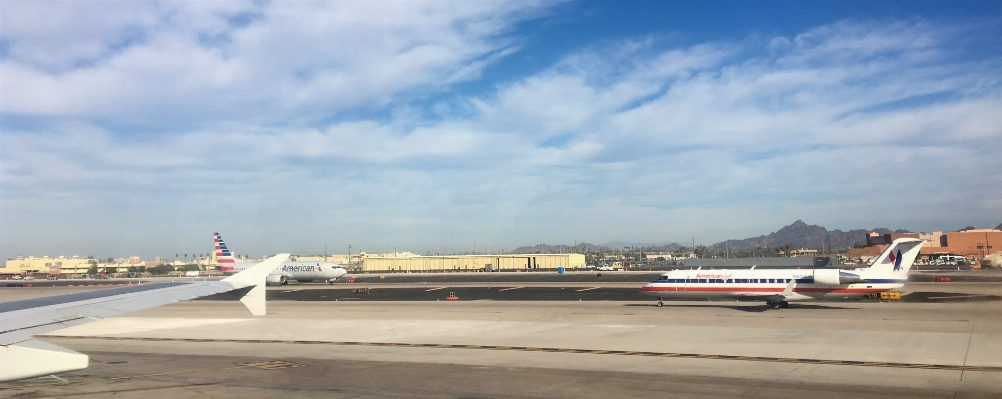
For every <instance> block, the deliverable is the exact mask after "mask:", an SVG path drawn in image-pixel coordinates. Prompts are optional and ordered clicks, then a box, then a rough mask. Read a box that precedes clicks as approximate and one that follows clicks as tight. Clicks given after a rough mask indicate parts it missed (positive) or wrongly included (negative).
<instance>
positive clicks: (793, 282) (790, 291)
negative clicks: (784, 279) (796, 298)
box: [783, 278, 797, 298]
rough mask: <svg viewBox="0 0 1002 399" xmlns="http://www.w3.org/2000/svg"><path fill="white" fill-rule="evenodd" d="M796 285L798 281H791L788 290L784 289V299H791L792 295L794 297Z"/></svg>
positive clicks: (793, 279) (787, 286)
mask: <svg viewBox="0 0 1002 399" xmlns="http://www.w3.org/2000/svg"><path fill="white" fill-rule="evenodd" d="M795 284H797V279H795V278H792V279H790V284H787V285H786V288H784V289H783V297H784V298H789V297H790V295H793V286H794V285H795Z"/></svg>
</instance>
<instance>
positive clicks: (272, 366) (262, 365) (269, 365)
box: [237, 360, 306, 370]
mask: <svg viewBox="0 0 1002 399" xmlns="http://www.w3.org/2000/svg"><path fill="white" fill-rule="evenodd" d="M237 364H239V365H241V366H247V367H254V368H258V369H262V370H278V369H287V368H292V367H304V366H306V365H305V364H299V363H292V362H287V361H285V360H266V361H263V362H254V363H237Z"/></svg>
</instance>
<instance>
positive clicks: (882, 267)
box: [867, 238, 925, 276]
mask: <svg viewBox="0 0 1002 399" xmlns="http://www.w3.org/2000/svg"><path fill="white" fill-rule="evenodd" d="M924 242H925V240H920V239H918V238H899V239H897V240H894V242H892V243H891V245H890V246H888V247H887V249H885V250H884V252H883V253H881V254H880V256H877V258H876V259H875V260H874V261H873V265H872V266H870V268H869V269H867V272H868V274H878V275H885V276H887V275H898V276H905V275H907V274H908V270H909V269H911V268H912V264H914V263H915V258H916V257H918V254H919V250H920V249H921V248H922V243H924Z"/></svg>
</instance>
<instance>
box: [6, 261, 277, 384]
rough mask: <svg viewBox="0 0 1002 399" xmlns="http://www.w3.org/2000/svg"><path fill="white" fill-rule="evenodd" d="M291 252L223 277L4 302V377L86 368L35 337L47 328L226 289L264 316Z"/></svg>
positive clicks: (84, 360)
mask: <svg viewBox="0 0 1002 399" xmlns="http://www.w3.org/2000/svg"><path fill="white" fill-rule="evenodd" d="M288 257H289V254H280V255H277V256H275V257H272V258H270V259H268V260H266V261H264V262H261V263H259V264H257V265H255V266H253V267H250V268H248V269H247V270H244V271H242V272H240V273H237V274H234V275H232V276H230V277H227V278H225V279H222V280H220V281H192V282H174V283H151V284H143V285H135V286H128V287H119V288H110V289H106V290H97V291H89V292H80V293H75V294H67V295H57V296H50V297H43V298H35V299H27V300H23V301H11V302H2V303H0V381H9V380H16V379H22V378H29V377H37V376H41V375H50V374H55V373H61V372H65V371H71V370H79V369H83V368H86V367H87V364H88V362H89V358H88V357H87V355H84V354H81V353H77V352H74V351H71V350H69V349H66V348H63V347H60V346H56V345H53V344H50V343H47V342H42V341H38V340H35V339H34V338H33V336H34V335H36V334H41V333H45V332H48V331H53V330H58V329H62V328H66V327H70V326H74V325H78V324H84V323H89V322H91V321H95V320H100V319H104V318H107V317H112V316H117V315H120V314H123V313H129V312H134V311H137V310H142V309H147V308H152V307H157V306H161V305H166V304H169V303H172V302H177V301H183V300H187V299H193V298H198V297H203V296H207V295H212V294H219V293H223V292H229V293H232V294H233V295H234V296H235V297H237V298H240V302H242V303H243V304H244V306H247V308H248V309H250V311H251V313H252V314H253V315H255V316H263V315H264V314H265V301H264V300H265V277H266V276H267V275H268V274H270V273H271V272H272V271H273V270H275V268H277V267H278V266H279V265H281V264H282V262H285V260H286V259H288Z"/></svg>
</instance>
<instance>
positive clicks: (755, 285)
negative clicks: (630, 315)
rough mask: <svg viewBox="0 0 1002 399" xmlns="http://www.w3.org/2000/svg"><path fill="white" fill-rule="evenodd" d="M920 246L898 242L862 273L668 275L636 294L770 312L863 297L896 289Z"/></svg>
mask: <svg viewBox="0 0 1002 399" xmlns="http://www.w3.org/2000/svg"><path fill="white" fill-rule="evenodd" d="M923 242H925V241H924V240H919V239H916V238H899V239H897V240H894V242H893V243H891V245H890V246H888V247H887V249H886V250H884V252H883V253H881V254H880V256H878V257H877V258H876V259H875V260H874V262H873V265H872V266H870V267H869V268H865V269H852V270H840V269H780V270H761V269H759V270H672V271H670V272H667V273H664V274H662V275H660V276H658V278H657V279H655V280H654V281H651V282H650V283H647V285H645V286H644V287H643V288H641V289H640V292H641V293H642V294H645V295H651V296H656V297H658V306H664V303H663V302H662V299H663V298H686V299H738V300H749V301H751V300H761V301H765V303H766V304H768V305H769V306H770V307H772V308H773V309H779V308H785V307H788V306H789V302H794V301H816V300H823V299H843V298H852V297H862V296H864V295H867V294H873V293H879V292H884V291H889V290H892V289H896V288H900V287H901V286H903V285H904V284H905V282H907V281H908V270H909V269H911V267H912V263H913V262H914V261H915V257H916V256H918V253H919V249H920V248H921V247H922V243H923Z"/></svg>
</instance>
